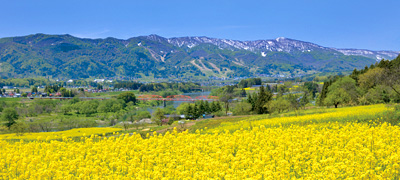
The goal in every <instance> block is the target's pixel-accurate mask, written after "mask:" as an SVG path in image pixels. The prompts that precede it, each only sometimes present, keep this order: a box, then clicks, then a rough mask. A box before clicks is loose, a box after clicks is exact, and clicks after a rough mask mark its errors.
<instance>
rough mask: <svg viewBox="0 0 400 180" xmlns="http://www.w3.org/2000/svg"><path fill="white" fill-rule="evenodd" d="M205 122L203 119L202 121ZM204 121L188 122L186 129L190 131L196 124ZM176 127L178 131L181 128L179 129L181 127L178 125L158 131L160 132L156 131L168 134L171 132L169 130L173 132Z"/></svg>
mask: <svg viewBox="0 0 400 180" xmlns="http://www.w3.org/2000/svg"><path fill="white" fill-rule="evenodd" d="M202 120H203V119H202ZM202 120H198V121H190V122H188V123H186V124H185V128H186V129H188V128H189V127H190V126H193V125H195V124H196V122H199V121H202ZM174 127H176V128H177V129H179V128H180V127H179V125H176V126H173V127H168V128H165V129H161V130H158V131H156V132H157V133H161V134H162V133H165V132H167V131H169V130H173V129H174Z"/></svg>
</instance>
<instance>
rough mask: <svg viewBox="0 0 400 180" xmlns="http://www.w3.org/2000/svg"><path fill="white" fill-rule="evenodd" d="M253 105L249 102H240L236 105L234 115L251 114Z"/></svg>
mask: <svg viewBox="0 0 400 180" xmlns="http://www.w3.org/2000/svg"><path fill="white" fill-rule="evenodd" d="M251 108H252V107H251V104H250V103H248V102H244V101H242V102H238V103H236V104H235V106H234V108H233V111H232V113H233V114H234V115H246V114H250V113H251Z"/></svg>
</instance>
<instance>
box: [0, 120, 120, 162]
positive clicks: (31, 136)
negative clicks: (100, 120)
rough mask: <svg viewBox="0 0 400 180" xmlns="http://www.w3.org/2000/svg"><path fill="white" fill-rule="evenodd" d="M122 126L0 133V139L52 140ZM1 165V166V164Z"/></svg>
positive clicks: (115, 129)
mask: <svg viewBox="0 0 400 180" xmlns="http://www.w3.org/2000/svg"><path fill="white" fill-rule="evenodd" d="M121 130H122V129H120V128H109V127H107V128H76V129H71V130H67V131H57V132H40V133H24V134H23V135H17V134H15V133H13V134H0V139H25V140H37V139H39V140H52V139H63V138H70V137H81V136H90V135H92V134H107V133H112V132H117V131H121ZM0 167H1V166H0Z"/></svg>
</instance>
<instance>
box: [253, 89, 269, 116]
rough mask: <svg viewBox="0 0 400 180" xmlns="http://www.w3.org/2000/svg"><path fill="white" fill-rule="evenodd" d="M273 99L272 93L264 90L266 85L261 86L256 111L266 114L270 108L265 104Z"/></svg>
mask: <svg viewBox="0 0 400 180" xmlns="http://www.w3.org/2000/svg"><path fill="white" fill-rule="evenodd" d="M271 99H272V93H271V92H269V91H265V90H264V86H261V87H260V90H259V91H258V95H257V99H256V100H255V107H254V109H255V111H256V113H257V114H264V113H266V112H267V110H268V108H267V106H265V105H266V104H267V103H268V102H269V101H271Z"/></svg>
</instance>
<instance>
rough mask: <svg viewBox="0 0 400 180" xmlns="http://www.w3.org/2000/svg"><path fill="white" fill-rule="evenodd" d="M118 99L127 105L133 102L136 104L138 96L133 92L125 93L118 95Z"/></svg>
mask: <svg viewBox="0 0 400 180" xmlns="http://www.w3.org/2000/svg"><path fill="white" fill-rule="evenodd" d="M117 99H122V100H124V101H125V103H129V102H133V104H136V96H135V94H134V93H133V92H124V93H121V94H119V95H118V97H117Z"/></svg>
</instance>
